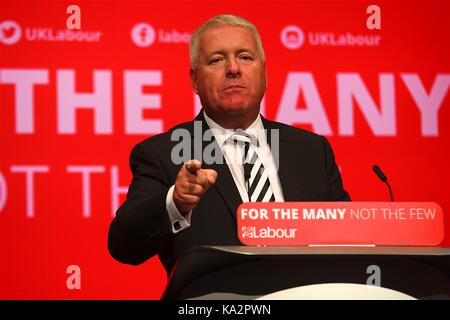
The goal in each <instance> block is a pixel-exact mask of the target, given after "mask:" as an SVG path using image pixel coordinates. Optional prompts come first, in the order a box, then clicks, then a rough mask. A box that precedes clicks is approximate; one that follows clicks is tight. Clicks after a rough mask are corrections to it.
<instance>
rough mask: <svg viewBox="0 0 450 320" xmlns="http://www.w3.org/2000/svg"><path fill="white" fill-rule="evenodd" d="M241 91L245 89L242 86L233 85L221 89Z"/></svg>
mask: <svg viewBox="0 0 450 320" xmlns="http://www.w3.org/2000/svg"><path fill="white" fill-rule="evenodd" d="M242 89H245V87H244V86H241V85H236V84H233V85H231V86H227V87H225V88H224V89H223V91H240V90H242Z"/></svg>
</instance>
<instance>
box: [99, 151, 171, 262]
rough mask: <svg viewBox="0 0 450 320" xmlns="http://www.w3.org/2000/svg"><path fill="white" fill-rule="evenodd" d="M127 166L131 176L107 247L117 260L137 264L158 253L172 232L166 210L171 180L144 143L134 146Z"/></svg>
mask: <svg viewBox="0 0 450 320" xmlns="http://www.w3.org/2000/svg"><path fill="white" fill-rule="evenodd" d="M130 168H131V172H132V174H133V179H132V181H131V184H130V187H129V189H128V194H127V199H126V201H125V202H124V203H123V204H122V205H121V207H120V208H119V209H118V210H117V213H116V217H115V218H114V220H113V221H112V223H111V225H110V228H109V233H108V249H109V252H110V254H111V255H112V256H113V257H114V258H115V259H116V260H118V261H120V262H122V263H127V264H132V265H138V264H140V263H142V262H144V261H146V260H147V259H149V258H150V257H152V256H154V255H156V254H158V253H159V252H160V251H161V250H162V248H163V247H164V245H165V244H166V243H167V241H168V239H169V238H170V236H171V235H172V233H171V229H170V220H169V216H168V213H167V210H166V196H167V191H168V190H169V187H170V185H171V184H170V182H169V178H168V176H167V173H166V171H165V170H164V167H163V166H162V164H161V163H160V160H159V159H158V158H157V156H156V154H155V152H154V151H153V150H152V149H151V148H150V147H148V146H147V145H144V144H143V143H140V144H137V145H136V146H135V147H134V148H133V150H132V152H131V155H130Z"/></svg>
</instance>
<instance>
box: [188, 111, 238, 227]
mask: <svg viewBox="0 0 450 320" xmlns="http://www.w3.org/2000/svg"><path fill="white" fill-rule="evenodd" d="M195 121H201V125H202V137H201V140H202V152H203V151H204V150H205V148H206V147H207V146H208V145H210V144H214V145H213V146H214V150H216V151H218V152H219V153H220V155H219V156H218V158H220V159H221V161H219V163H216V162H214V163H212V164H207V163H205V162H204V161H202V164H203V165H202V166H203V168H205V169H213V170H215V171H216V172H217V180H216V183H215V184H214V185H213V186H212V188H214V189H215V190H216V191H217V192H218V194H219V195H220V196H221V198H222V199H223V201H224V202H225V203H226V205H227V206H228V209H229V210H230V213H231V215H232V216H233V217H234V218H235V219H236V211H237V208H238V207H239V205H240V204H241V203H242V199H241V195H240V194H239V191H238V189H237V187H236V184H235V183H234V179H233V176H232V175H231V172H230V169H229V168H228V165H227V163H226V161H225V159H224V156H223V153H222V151H221V149H220V148H219V145H218V144H217V142H216V140H215V139H214V136H212V141H206V140H204V139H203V134H204V133H205V131H206V130H208V129H209V127H208V124H207V123H206V121H205V118H204V117H203V111H201V112H200V113H199V115H197V117H196V118H195ZM192 137H194V135H192ZM192 146H194V143H193V144H192ZM202 156H203V155H202ZM202 160H203V158H202Z"/></svg>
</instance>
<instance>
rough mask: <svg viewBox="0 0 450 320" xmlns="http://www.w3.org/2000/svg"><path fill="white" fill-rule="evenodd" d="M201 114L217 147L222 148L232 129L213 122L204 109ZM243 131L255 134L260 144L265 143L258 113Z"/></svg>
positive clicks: (231, 133) (232, 131)
mask: <svg viewBox="0 0 450 320" xmlns="http://www.w3.org/2000/svg"><path fill="white" fill-rule="evenodd" d="M203 116H204V117H205V121H206V123H207V124H208V126H209V128H210V129H211V131H212V133H213V135H214V138H215V139H216V141H217V143H218V144H219V147H220V148H222V146H223V144H224V143H225V141H227V140H228V139H229V138H230V137H231V136H232V135H233V133H234V130H232V129H225V128H224V127H222V126H221V125H219V124H218V123H217V122H215V121H214V120H213V119H211V118H210V117H208V115H207V114H206V112H205V111H203ZM244 132H246V133H248V134H251V135H253V136H255V137H256V139H257V140H258V142H259V144H260V145H261V144H263V145H264V144H265V143H266V136H265V134H263V133H264V125H263V123H262V120H261V115H259V114H258V117H256V119H255V121H253V123H252V124H251V125H250V126H249V127H248V128H247V129H245V130H244Z"/></svg>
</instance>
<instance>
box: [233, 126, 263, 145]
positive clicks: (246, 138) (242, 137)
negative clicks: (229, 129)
mask: <svg viewBox="0 0 450 320" xmlns="http://www.w3.org/2000/svg"><path fill="white" fill-rule="evenodd" d="M231 139H232V140H234V141H235V142H238V143H241V144H249V145H253V146H258V139H256V137H255V136H254V135H252V134H249V133H247V132H245V131H244V130H242V129H237V130H236V131H235V132H234V133H233V135H232V136H231Z"/></svg>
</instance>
